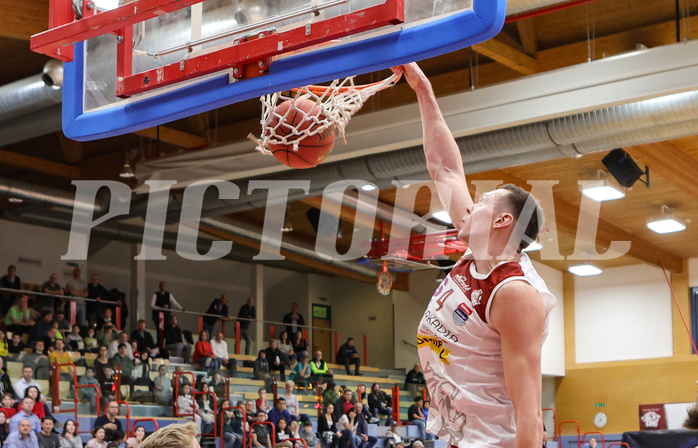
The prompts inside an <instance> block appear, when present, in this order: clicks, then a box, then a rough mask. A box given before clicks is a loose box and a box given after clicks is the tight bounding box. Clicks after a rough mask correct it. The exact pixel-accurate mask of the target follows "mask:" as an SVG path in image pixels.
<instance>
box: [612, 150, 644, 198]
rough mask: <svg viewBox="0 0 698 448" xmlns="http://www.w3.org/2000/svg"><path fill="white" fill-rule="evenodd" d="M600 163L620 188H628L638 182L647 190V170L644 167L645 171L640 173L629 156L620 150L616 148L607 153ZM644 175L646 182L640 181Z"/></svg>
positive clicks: (639, 169) (640, 170)
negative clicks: (645, 186)
mask: <svg viewBox="0 0 698 448" xmlns="http://www.w3.org/2000/svg"><path fill="white" fill-rule="evenodd" d="M602 162H603V164H604V165H605V166H606V168H607V169H608V172H609V173H611V175H612V176H613V177H614V178H615V179H616V181H618V183H619V184H620V185H621V186H623V187H625V188H630V187H632V186H633V185H634V184H635V182H637V181H638V180H639V181H640V182H642V183H644V184H645V185H647V188H649V186H650V170H649V168H648V167H647V166H645V171H642V169H641V168H640V167H639V166H638V165H637V163H635V161H634V160H633V158H632V157H630V154H628V153H627V152H626V151H625V150H623V149H622V148H616V149H614V150H613V151H611V152H609V153H608V154H607V155H606V157H604V158H603V160H602ZM645 174H646V175H647V180H642V179H640V178H641V177H642V176H643V175H645Z"/></svg>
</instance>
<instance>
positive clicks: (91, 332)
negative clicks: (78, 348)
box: [84, 328, 111, 353]
mask: <svg viewBox="0 0 698 448" xmlns="http://www.w3.org/2000/svg"><path fill="white" fill-rule="evenodd" d="M84 342H85V350H86V351H88V352H90V353H97V352H98V351H99V342H98V341H97V338H96V337H95V329H94V328H88V329H87V333H86V334H85V339H84ZM110 342H111V341H110Z"/></svg>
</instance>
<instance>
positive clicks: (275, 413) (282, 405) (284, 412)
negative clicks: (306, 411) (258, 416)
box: [267, 397, 291, 442]
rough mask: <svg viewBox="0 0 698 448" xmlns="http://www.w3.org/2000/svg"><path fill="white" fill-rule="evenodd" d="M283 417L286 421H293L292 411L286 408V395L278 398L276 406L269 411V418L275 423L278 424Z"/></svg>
mask: <svg viewBox="0 0 698 448" xmlns="http://www.w3.org/2000/svg"><path fill="white" fill-rule="evenodd" d="M281 418H284V419H286V422H289V421H291V413H290V412H288V409H286V399H285V398H284V397H279V398H277V399H276V406H275V407H274V408H273V409H271V410H270V411H269V415H268V416H267V419H268V420H269V421H270V422H272V423H273V424H274V425H276V424H277V423H278V421H279V419H281ZM277 442H278V441H277Z"/></svg>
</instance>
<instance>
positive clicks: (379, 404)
mask: <svg viewBox="0 0 698 448" xmlns="http://www.w3.org/2000/svg"><path fill="white" fill-rule="evenodd" d="M391 402H392V400H391V398H390V397H388V396H387V395H385V392H383V391H382V390H380V385H379V384H378V383H373V386H371V393H370V394H368V409H369V410H370V411H371V414H373V416H374V417H378V414H382V415H387V416H388V419H387V420H386V422H385V426H390V422H391V420H392V419H393V409H392V408H391V407H390V403H391Z"/></svg>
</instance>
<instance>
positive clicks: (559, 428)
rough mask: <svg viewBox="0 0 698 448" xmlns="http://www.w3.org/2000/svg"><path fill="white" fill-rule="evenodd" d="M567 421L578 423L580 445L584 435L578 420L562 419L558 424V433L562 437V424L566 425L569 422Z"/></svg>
mask: <svg viewBox="0 0 698 448" xmlns="http://www.w3.org/2000/svg"><path fill="white" fill-rule="evenodd" d="M567 423H574V424H575V425H577V446H580V445H581V443H580V442H581V440H582V436H581V434H580V426H579V422H578V421H577V420H564V421H561V422H560V424H559V425H558V426H557V433H558V435H559V436H560V437H562V425H565V424H567Z"/></svg>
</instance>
